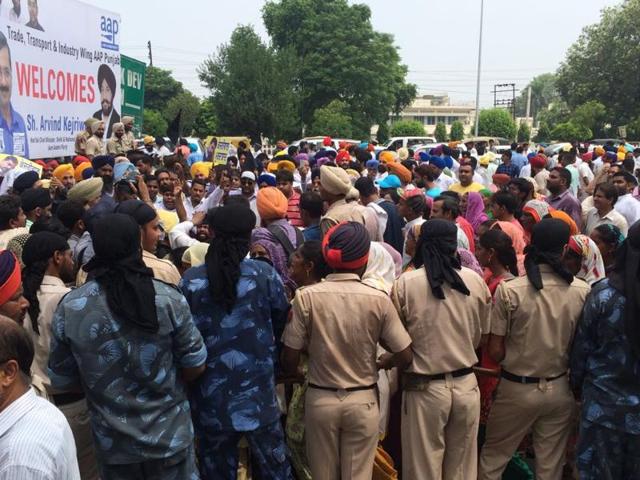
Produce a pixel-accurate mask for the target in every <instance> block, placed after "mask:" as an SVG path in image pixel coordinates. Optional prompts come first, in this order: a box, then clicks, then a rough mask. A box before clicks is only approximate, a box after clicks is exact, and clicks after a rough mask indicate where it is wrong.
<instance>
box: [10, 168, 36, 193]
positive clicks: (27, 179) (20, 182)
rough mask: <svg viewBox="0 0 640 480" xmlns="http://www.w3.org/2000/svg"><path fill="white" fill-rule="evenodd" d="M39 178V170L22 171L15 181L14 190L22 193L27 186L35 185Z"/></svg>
mask: <svg viewBox="0 0 640 480" xmlns="http://www.w3.org/2000/svg"><path fill="white" fill-rule="evenodd" d="M39 178H40V176H39V175H38V172H34V171H32V170H30V171H28V172H24V173H21V174H20V175H18V176H17V177H16V179H15V180H14V181H13V191H14V192H16V193H18V194H21V193H22V192H24V191H25V190H26V189H27V188H31V187H33V185H34V184H35V183H36V182H37V181H38V179H39Z"/></svg>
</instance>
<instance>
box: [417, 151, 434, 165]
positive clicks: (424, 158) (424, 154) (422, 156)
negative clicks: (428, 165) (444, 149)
mask: <svg viewBox="0 0 640 480" xmlns="http://www.w3.org/2000/svg"><path fill="white" fill-rule="evenodd" d="M418 156H419V157H420V162H421V163H424V162H429V161H430V160H431V155H429V154H428V153H427V152H420V153H419V154H418Z"/></svg>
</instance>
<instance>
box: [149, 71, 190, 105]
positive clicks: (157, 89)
mask: <svg viewBox="0 0 640 480" xmlns="http://www.w3.org/2000/svg"><path fill="white" fill-rule="evenodd" d="M183 91H184V88H183V86H182V83H180V82H179V81H177V80H176V79H174V78H173V76H172V75H171V70H163V69H161V68H156V67H147V69H146V71H145V78H144V108H145V110H147V109H149V110H155V111H156V112H162V111H164V109H165V107H166V106H167V103H169V100H171V99H172V98H174V97H176V96H177V95H178V94H180V93H182V92H183Z"/></svg>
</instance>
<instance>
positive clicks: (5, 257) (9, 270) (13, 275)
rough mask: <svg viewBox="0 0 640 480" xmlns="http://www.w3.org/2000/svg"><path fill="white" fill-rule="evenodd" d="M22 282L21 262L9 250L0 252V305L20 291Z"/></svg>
mask: <svg viewBox="0 0 640 480" xmlns="http://www.w3.org/2000/svg"><path fill="white" fill-rule="evenodd" d="M21 283H22V275H21V273H20V263H19V262H18V259H17V258H16V256H15V255H14V254H13V253H12V252H10V251H9V250H3V251H1V252H0V305H4V304H5V303H7V302H8V301H9V299H10V298H11V297H13V295H14V294H15V293H16V292H17V291H18V289H19V288H20V285H21Z"/></svg>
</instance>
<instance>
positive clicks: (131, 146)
mask: <svg viewBox="0 0 640 480" xmlns="http://www.w3.org/2000/svg"><path fill="white" fill-rule="evenodd" d="M122 148H123V149H124V153H127V152H128V151H130V150H135V149H136V139H135V137H134V136H133V132H124V135H123V136H122Z"/></svg>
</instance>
